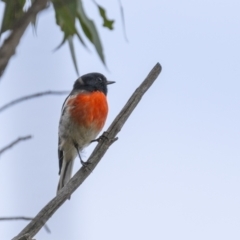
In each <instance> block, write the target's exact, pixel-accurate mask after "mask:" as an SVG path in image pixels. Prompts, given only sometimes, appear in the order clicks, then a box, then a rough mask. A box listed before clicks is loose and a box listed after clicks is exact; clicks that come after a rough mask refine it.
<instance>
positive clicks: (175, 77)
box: [0, 0, 240, 240]
mask: <svg viewBox="0 0 240 240" xmlns="http://www.w3.org/2000/svg"><path fill="white" fill-rule="evenodd" d="M98 3H99V4H101V5H103V6H104V7H105V8H106V9H107V13H108V16H109V17H110V18H114V19H115V20H116V24H115V30H114V31H113V32H109V31H108V30H107V29H103V28H101V19H100V17H99V16H98V13H97V10H96V8H95V5H94V4H93V2H91V1H89V2H88V1H84V4H85V7H86V8H87V12H88V15H89V16H91V17H92V18H94V19H96V21H97V24H98V29H99V33H100V35H101V39H102V42H103V44H104V52H105V56H106V62H107V66H108V69H109V71H107V70H106V68H104V66H103V65H102V64H101V62H100V60H99V58H98V57H97V55H96V54H95V50H94V48H92V46H90V45H89V49H90V53H89V52H87V51H86V50H85V49H84V48H82V46H81V45H80V44H78V43H77V42H76V44H75V45H76V52H77V59H78V65H79V69H80V73H81V74H85V73H88V72H93V71H99V72H101V73H103V74H105V75H106V76H107V77H108V78H109V79H110V80H114V81H116V82H117V83H116V84H114V85H111V86H110V87H109V94H108V100H109V108H110V112H109V116H108V120H107V123H106V125H105V128H104V129H106V128H107V127H108V126H109V124H110V123H111V121H112V120H113V119H114V117H115V116H116V115H117V114H118V112H119V111H120V109H121V108H122V107H123V105H124V104H125V102H126V101H127V99H128V98H129V96H130V95H131V93H132V92H133V91H134V90H135V88H137V87H138V85H139V84H140V83H141V82H142V80H143V79H144V78H145V76H146V75H147V74H148V72H149V71H150V70H151V68H152V67H153V66H154V65H155V64H156V62H160V63H161V64H162V66H163V71H162V73H161V75H160V77H159V78H158V79H157V81H156V82H155V84H154V85H153V86H152V87H151V88H150V90H149V91H148V92H147V94H146V95H145V96H144V98H143V99H142V101H141V102H140V105H139V106H138V107H137V109H136V110H135V111H134V112H133V114H132V115H131V117H130V118H129V120H128V122H127V123H126V125H125V126H124V128H123V129H122V131H121V132H120V134H119V140H118V141H117V142H115V143H114V144H113V145H112V146H111V148H110V149H109V151H108V152H107V154H106V155H105V156H104V158H103V159H102V161H101V163H100V164H99V166H98V167H97V168H96V169H95V170H94V172H93V173H92V174H91V176H90V177H89V178H88V179H87V180H86V181H85V182H84V184H83V185H82V186H81V187H80V188H79V189H78V190H77V191H76V192H75V193H74V194H73V195H72V198H71V200H70V201H67V202H66V203H65V204H64V205H63V206H62V207H61V209H59V211H57V213H56V214H55V215H54V216H53V217H52V218H51V219H50V220H49V221H48V223H47V224H48V226H49V227H50V229H51V231H52V233H51V234H47V233H46V232H45V230H44V229H42V230H41V231H40V232H39V233H38V234H37V235H36V239H37V240H56V239H57V240H68V239H71V240H79V239H84V240H95V239H104V240H108V239H109V240H110V239H111V240H112V239H114V240H122V239H138V240H145V239H164V240H176V239H177V240H193V239H194V240H202V239H204V240H212V239H218V240H226V239H231V240H235V239H236V240H239V238H240V227H239V226H240V207H239V203H240V191H239V185H240V174H239V173H240V161H239V160H240V151H239V142H240V126H239V123H240V113H239V106H240V94H239V89H240V68H239V64H240V46H239V43H240V14H239V8H240V3H239V1H237V0H235V1H234V0H229V1H226V0H225V1H223V0H222V1H215V0H208V1H202V0H201V1H199V0H195V1H190V0H188V1H187V0H185V1H166V0H164V1H158V0H150V1H148V2H146V1H142V2H140V1H126V0H125V1H124V0H123V1H122V4H123V7H124V11H125V20H126V31H127V35H128V40H129V41H128V42H126V41H125V39H124V35H123V31H122V23H121V17H120V11H119V5H118V1H111V2H109V1H106V0H105V1H98ZM2 9H3V4H2V3H1V4H0V10H1V13H0V14H2ZM61 39H62V34H61V32H60V30H59V28H58V27H56V26H55V19H54V15H53V11H52V9H48V10H47V11H45V12H44V13H42V14H41V16H40V18H39V21H38V28H37V36H34V34H33V33H32V29H31V28H28V30H27V32H26V34H25V35H24V37H23V39H22V40H21V43H20V45H19V47H18V48H17V54H16V55H15V56H14V57H13V58H12V59H11V61H10V64H9V65H8V67H7V70H6V72H5V74H4V76H3V78H2V79H1V82H0V106H1V105H3V104H4V103H6V102H8V101H10V100H12V99H14V98H17V97H20V96H23V95H26V94H30V93H35V92H39V91H44V90H70V89H71V88H72V85H73V82H74V80H75V79H76V78H77V75H76V73H75V71H74V68H73V64H72V61H71V58H70V54H69V49H68V46H67V45H64V46H63V47H62V48H61V49H60V50H59V51H57V52H54V53H53V49H54V48H55V47H56V46H57V45H58V44H59V43H60V41H61ZM64 98H65V96H51V97H43V98H38V99H35V100H32V101H29V102H25V103H22V104H19V105H17V106H15V107H12V108H11V109H8V110H6V111H5V112H3V113H1V114H0V132H1V135H0V136H1V137H0V148H1V147H2V146H4V145H6V144H7V143H9V142H11V141H12V140H14V139H15V138H17V137H19V136H24V135H28V134H32V135H33V139H32V140H29V141H26V142H22V143H20V144H19V145H18V146H16V147H14V148H13V149H12V150H11V151H8V152H6V153H4V154H2V155H1V157H0V166H1V167H0V192H1V198H0V216H13V215H14V216H15V215H21V216H22V215H24V216H35V215H36V214H37V213H38V212H39V210H40V209H41V208H42V207H43V206H44V205H45V204H46V203H47V202H48V201H49V200H51V199H52V197H54V195H55V193H56V188H57V182H58V159H57V138H58V137H57V131H58V121H59V117H60V110H61V106H62V103H63V101H64ZM92 149H93V146H91V147H89V148H87V149H86V150H85V151H84V159H87V157H88V156H89V154H90V153H91V151H92ZM79 166H80V164H79V160H78V159H76V161H75V170H77V169H78V168H79ZM26 224H27V222H5V223H0V236H1V239H4V240H5V239H6V240H7V239H11V238H12V237H14V236H15V235H16V234H17V233H18V232H19V231H20V230H21V229H22V228H23V227H24V226H25V225H26Z"/></svg>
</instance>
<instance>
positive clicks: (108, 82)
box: [107, 81, 115, 85]
mask: <svg viewBox="0 0 240 240" xmlns="http://www.w3.org/2000/svg"><path fill="white" fill-rule="evenodd" d="M113 83H115V82H114V81H107V85H108V84H113Z"/></svg>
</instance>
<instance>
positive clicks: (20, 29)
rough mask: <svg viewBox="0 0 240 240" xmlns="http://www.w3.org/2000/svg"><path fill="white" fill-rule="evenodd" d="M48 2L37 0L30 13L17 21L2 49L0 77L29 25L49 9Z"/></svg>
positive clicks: (46, 0) (0, 49) (0, 50)
mask: <svg viewBox="0 0 240 240" xmlns="http://www.w3.org/2000/svg"><path fill="white" fill-rule="evenodd" d="M47 3H48V0H35V1H33V4H32V6H31V7H30V8H29V9H28V11H27V12H26V13H25V14H24V15H23V16H22V17H21V18H20V19H19V21H17V23H16V24H15V26H14V27H13V29H12V32H11V34H10V35H9V37H8V38H7V39H6V40H5V41H4V43H3V45H2V47H1V48H0V77H1V76H2V75H3V72H4V70H5V68H6V66H7V64H8V61H9V59H10V58H11V57H12V55H13V54H14V53H15V50H16V47H17V45H18V44H19V42H20V39H21V37H22V35H23V33H24V32H25V30H26V28H27V26H28V25H29V23H30V22H31V21H32V20H33V19H34V18H35V17H36V16H37V14H38V13H39V12H40V11H42V10H43V9H45V8H46V7H47Z"/></svg>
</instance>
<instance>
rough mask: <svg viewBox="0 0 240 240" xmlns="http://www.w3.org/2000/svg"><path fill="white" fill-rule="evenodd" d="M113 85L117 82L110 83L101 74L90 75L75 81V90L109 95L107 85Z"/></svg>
mask: <svg viewBox="0 0 240 240" xmlns="http://www.w3.org/2000/svg"><path fill="white" fill-rule="evenodd" d="M112 83H115V82H113V81H108V80H107V79H106V77H105V76H104V75H102V74H101V73H88V74H85V75H83V76H81V77H80V78H78V79H77V80H76V81H75V83H74V85H73V90H86V91H89V92H94V91H101V92H103V93H104V94H105V95H107V85H108V84H112Z"/></svg>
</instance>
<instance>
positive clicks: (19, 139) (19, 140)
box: [0, 135, 32, 155]
mask: <svg viewBox="0 0 240 240" xmlns="http://www.w3.org/2000/svg"><path fill="white" fill-rule="evenodd" d="M30 138H32V136H30V135H28V136H26V137H19V138H18V139H16V140H14V141H13V142H11V143H10V144H8V145H7V146H6V147H4V148H2V149H0V155H1V154H2V153H3V152H5V151H6V150H8V149H9V148H11V147H13V146H14V145H16V144H17V143H19V142H21V141H25V140H28V139H30Z"/></svg>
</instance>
